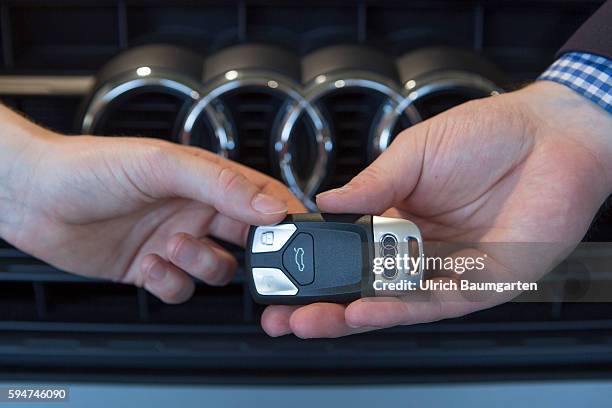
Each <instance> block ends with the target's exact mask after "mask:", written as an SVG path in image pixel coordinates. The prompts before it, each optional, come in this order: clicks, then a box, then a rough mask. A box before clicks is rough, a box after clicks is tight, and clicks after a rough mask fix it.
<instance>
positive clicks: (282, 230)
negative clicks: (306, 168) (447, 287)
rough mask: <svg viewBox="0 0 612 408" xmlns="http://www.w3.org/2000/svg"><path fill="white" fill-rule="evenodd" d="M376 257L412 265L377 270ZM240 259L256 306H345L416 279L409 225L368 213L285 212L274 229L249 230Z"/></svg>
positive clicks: (418, 248)
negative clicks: (410, 260) (244, 250)
mask: <svg viewBox="0 0 612 408" xmlns="http://www.w3.org/2000/svg"><path fill="white" fill-rule="evenodd" d="M377 258H378V260H381V259H382V260H384V259H387V258H393V259H394V260H396V259H398V258H399V259H402V258H403V259H404V261H406V260H407V259H408V258H409V259H412V262H404V267H403V268H401V269H399V268H398V267H397V263H393V262H389V263H388V264H385V266H384V267H381V262H380V261H379V262H377ZM245 259H246V265H245V272H246V277H247V281H248V284H249V288H250V290H251V293H252V295H253V298H254V299H255V301H256V302H258V303H263V304H307V303H313V302H320V301H325V302H337V303H345V302H350V301H353V300H355V299H358V298H360V297H370V296H380V295H384V296H389V295H398V293H399V292H396V291H393V293H391V292H389V291H388V290H380V291H379V290H376V289H381V288H388V287H389V285H388V284H389V283H400V282H404V283H406V282H413V283H412V285H415V284H416V285H417V286H418V283H419V282H420V281H421V279H422V275H423V268H422V265H423V263H422V259H423V244H422V239H421V234H420V232H419V229H418V228H417V226H416V225H415V224H414V223H412V222H410V221H407V220H404V219H399V218H387V217H379V216H372V215H356V214H322V213H306V214H291V215H289V216H287V218H285V220H283V221H282V222H281V223H279V224H276V225H272V226H260V227H255V226H253V227H251V229H250V231H249V237H248V241H247V246H246V257H245ZM415 260H416V261H415ZM376 266H378V268H377V267H376ZM383 284H387V285H383ZM391 287H393V286H391ZM401 294H403V293H401Z"/></svg>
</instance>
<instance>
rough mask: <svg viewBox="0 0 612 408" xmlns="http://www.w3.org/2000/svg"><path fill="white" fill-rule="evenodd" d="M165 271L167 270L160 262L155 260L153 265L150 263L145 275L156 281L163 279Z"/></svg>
mask: <svg viewBox="0 0 612 408" xmlns="http://www.w3.org/2000/svg"><path fill="white" fill-rule="evenodd" d="M167 273H168V271H167V270H166V268H165V267H164V266H163V265H162V264H160V263H159V262H155V263H154V264H153V265H151V268H150V269H149V273H148V274H147V277H148V278H149V279H150V280H152V281H155V282H157V281H160V280H162V279H164V277H165V276H166V274H167Z"/></svg>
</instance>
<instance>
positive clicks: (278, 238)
mask: <svg viewBox="0 0 612 408" xmlns="http://www.w3.org/2000/svg"><path fill="white" fill-rule="evenodd" d="M296 229H297V228H296V226H295V225H293V224H280V225H272V226H264V227H257V228H256V229H255V234H254V236H253V246H252V247H251V251H252V252H253V253H254V254H257V253H264V252H276V251H279V250H280V249H281V248H282V247H283V245H285V243H287V241H289V239H290V238H291V236H292V235H293V233H294V232H295V230H296Z"/></svg>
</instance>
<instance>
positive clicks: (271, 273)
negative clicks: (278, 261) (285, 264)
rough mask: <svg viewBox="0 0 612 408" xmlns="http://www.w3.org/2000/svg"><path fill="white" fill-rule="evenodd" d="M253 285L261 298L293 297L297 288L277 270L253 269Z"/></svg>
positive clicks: (283, 273)
mask: <svg viewBox="0 0 612 408" xmlns="http://www.w3.org/2000/svg"><path fill="white" fill-rule="evenodd" d="M252 271H253V283H254V284H255V290H257V293H259V294H260V295H263V296H293V295H295V294H297V293H298V288H296V287H295V285H294V284H293V282H291V280H290V279H289V278H288V277H287V275H285V272H283V271H281V270H280V269H277V268H253V269H252Z"/></svg>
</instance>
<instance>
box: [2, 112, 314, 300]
mask: <svg viewBox="0 0 612 408" xmlns="http://www.w3.org/2000/svg"><path fill="white" fill-rule="evenodd" d="M0 109H2V111H0V114H1V115H0V116H2V118H1V119H2V121H3V123H9V124H11V125H10V126H7V127H6V128H5V129H8V130H6V131H5V135H4V136H5V141H8V142H6V143H10V144H11V146H10V149H9V148H8V147H6V146H4V147H5V148H4V149H3V150H4V152H3V153H4V157H1V158H3V159H5V161H4V164H3V165H0V181H1V184H3V186H2V188H0V211H1V212H2V215H1V216H0V235H1V236H2V237H3V238H4V239H6V240H7V241H9V242H10V243H12V244H13V245H15V246H16V247H18V248H20V249H22V250H23V251H25V252H27V253H30V254H32V255H34V256H36V257H38V258H40V259H42V260H44V261H46V262H49V263H50V264H52V265H55V266H57V267H59V268H61V269H64V270H67V271H70V272H74V273H78V274H80V275H86V276H91V277H98V278H105V279H111V280H114V281H117V282H124V283H132V284H135V285H138V286H144V287H145V288H146V289H147V290H149V291H150V292H151V293H153V294H154V295H156V296H158V297H159V298H161V299H162V300H164V301H166V302H169V303H177V302H182V301H185V300H187V299H188V298H189V297H190V296H191V295H192V293H193V290H194V283H193V280H192V277H195V278H198V279H201V280H203V281H204V282H206V283H208V284H211V285H223V284H225V283H227V282H228V281H229V280H230V279H231V278H232V276H233V272H234V269H235V267H236V260H235V259H234V258H233V256H232V255H231V254H230V253H228V252H227V251H226V250H224V249H223V248H221V247H220V246H219V245H217V244H216V243H214V242H213V241H212V240H210V239H209V237H216V238H220V239H223V240H226V241H229V242H233V243H236V244H240V245H243V244H244V243H245V241H246V235H247V232H248V228H249V224H257V225H262V224H271V223H275V222H278V221H280V220H282V219H283V217H284V216H285V214H286V212H287V211H292V212H297V211H303V207H302V205H301V204H300V203H299V202H298V200H297V199H296V198H295V197H294V196H293V195H292V194H291V193H290V192H289V191H288V190H287V189H286V188H285V187H284V186H283V185H282V184H281V183H280V182H278V181H275V180H273V179H272V178H270V177H267V176H265V175H263V174H260V173H258V172H256V171H254V170H251V169H248V168H246V167H244V166H241V165H238V164H236V163H233V162H230V161H228V160H225V159H222V158H220V157H218V156H216V155H214V154H212V153H210V152H207V151H204V150H201V149H198V148H194V147H186V146H179V145H175V144H171V143H167V142H163V141H159V140H153V139H145V138H103V137H88V136H79V137H66V136H59V135H56V134H53V133H51V132H49V131H46V130H44V129H41V128H39V127H37V126H34V125H32V124H30V123H26V121H25V120H24V119H23V118H21V117H18V116H17V115H16V114H14V113H12V112H9V111H8V110H6V109H4V108H1V107H0ZM15 137H19V138H21V139H15ZM9 150H10V151H11V155H10V157H9V155H7V154H6V153H7V151H9ZM0 156H2V155H0Z"/></svg>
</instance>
